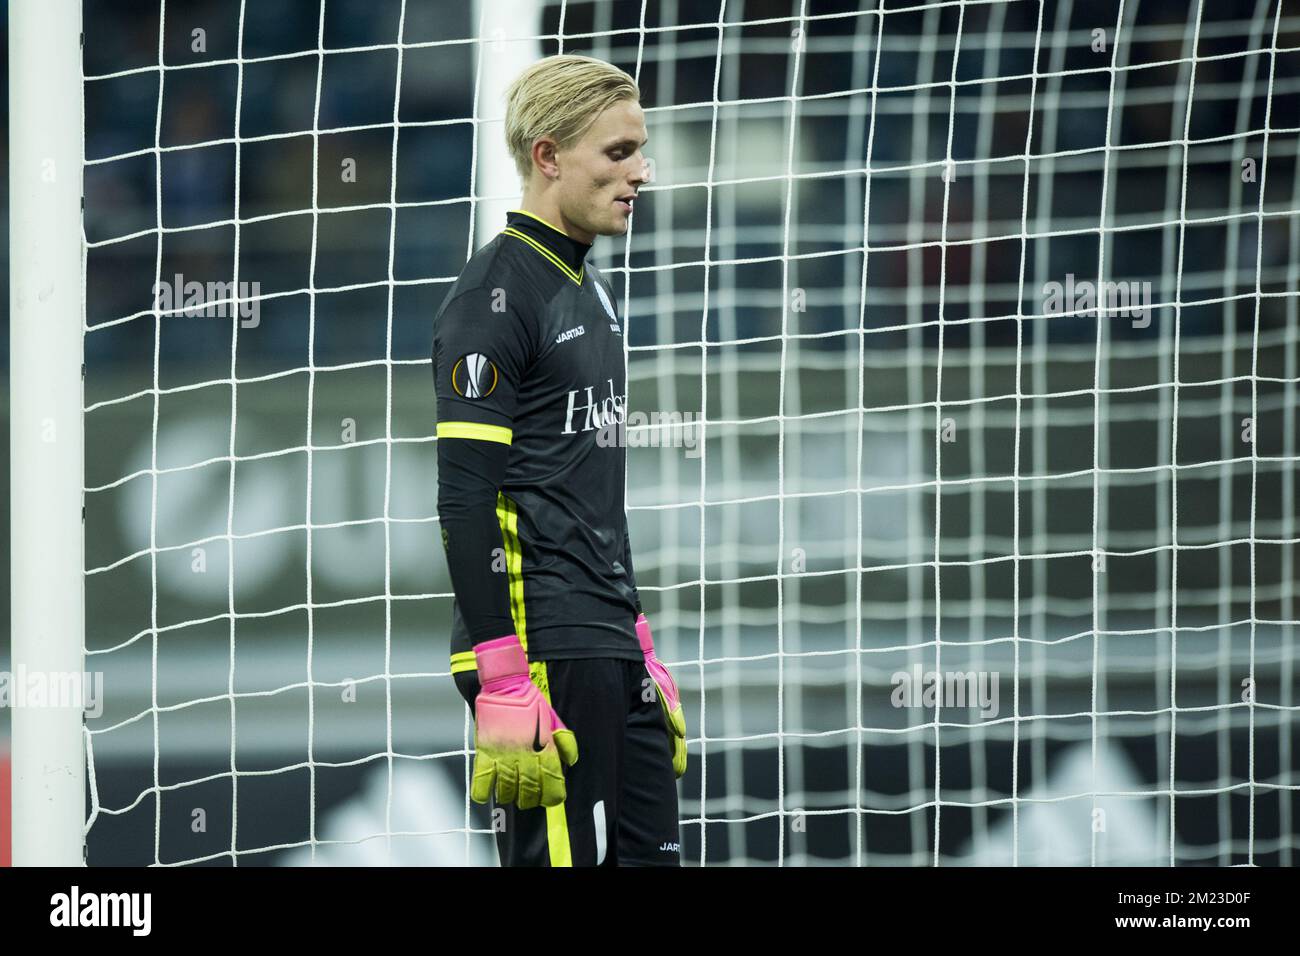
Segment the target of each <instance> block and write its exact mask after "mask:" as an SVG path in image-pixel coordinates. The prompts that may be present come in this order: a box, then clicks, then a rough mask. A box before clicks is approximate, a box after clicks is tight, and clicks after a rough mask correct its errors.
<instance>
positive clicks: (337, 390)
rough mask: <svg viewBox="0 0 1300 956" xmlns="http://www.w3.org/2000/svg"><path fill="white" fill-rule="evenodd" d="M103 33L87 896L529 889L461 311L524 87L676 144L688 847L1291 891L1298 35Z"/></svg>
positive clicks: (638, 378)
mask: <svg viewBox="0 0 1300 956" xmlns="http://www.w3.org/2000/svg"><path fill="white" fill-rule="evenodd" d="M882 8H883V10H884V11H885V13H884V15H883V16H882V15H881V13H880V9H882ZM520 9H524V10H528V9H531V16H530V17H525V18H520V17H518V16H504V15H503V13H505V12H512V13H513V12H517V11H518V10H520ZM83 10H84V30H85V36H86V43H85V50H84V57H85V59H84V72H85V78H86V82H85V124H86V134H85V157H86V163H87V165H86V167H85V196H86V204H85V239H86V295H87V308H86V323H87V329H86V334H85V362H86V378H85V407H86V409H87V412H86V477H85V484H86V488H87V494H86V559H85V560H86V571H87V574H86V579H85V582H86V616H87V631H86V650H87V659H86V666H87V668H88V669H89V670H94V671H102V672H103V673H104V675H105V677H104V680H105V684H104V688H105V704H106V706H105V710H104V712H103V714H102V715H100V716H98V717H95V718H93V719H88V722H87V727H88V729H89V731H90V733H89V735H88V739H89V741H90V751H91V752H90V757H89V759H90V762H91V767H92V769H93V774H92V782H91V785H90V792H89V794H88V807H89V808H90V812H91V814H92V818H91V822H90V826H89V828H88V830H87V835H86V840H87V847H88V861H89V862H90V863H91V864H92V865H111V864H125V865H136V864H149V863H164V864H170V863H179V862H204V863H211V864H216V865H229V864H230V863H231V862H232V861H237V862H238V863H239V864H240V865H262V864H270V865H294V864H299V863H304V862H312V861H314V862H317V863H384V862H387V861H393V862H401V863H435V862H438V863H462V862H465V863H488V864H491V863H493V862H494V861H495V854H494V853H493V851H492V843H491V834H490V832H489V830H488V817H487V815H486V814H485V813H484V812H483V811H482V809H481V808H479V807H477V806H471V805H469V804H468V803H467V801H466V799H465V781H466V776H467V773H468V768H469V744H470V742H471V741H472V728H471V725H470V724H469V723H468V722H467V720H466V715H465V708H464V706H463V703H462V702H461V700H460V698H459V697H458V696H457V695H456V693H455V690H454V687H453V685H452V682H451V680H450V678H449V676H448V674H447V670H448V661H447V632H448V628H449V622H450V616H451V595H450V582H449V578H448V574H447V569H446V566H445V562H444V560H443V556H442V551H441V548H439V547H437V546H436V541H437V535H436V528H435V527H434V525H435V523H436V508H435V496H436V467H435V463H436V455H435V450H434V444H433V437H432V432H433V427H432V422H433V395H432V388H431V381H430V367H429V351H430V342H431V327H430V323H431V318H432V316H433V314H434V311H435V310H436V308H437V306H438V304H439V302H440V301H441V299H442V296H443V294H444V293H445V291H446V288H447V285H448V283H449V282H450V281H451V280H452V279H453V278H454V277H455V275H456V274H457V272H458V271H459V269H460V267H461V265H462V264H463V263H464V261H465V259H466V257H467V255H468V254H469V252H470V251H472V249H473V248H476V247H477V246H478V245H480V244H481V243H482V242H484V241H486V240H487V238H489V237H490V236H491V235H493V234H494V233H495V232H496V231H497V229H498V228H499V227H500V222H501V218H502V211H503V210H504V209H505V208H509V207H510V206H512V205H513V202H512V200H511V198H510V197H509V194H510V193H511V192H512V191H513V192H514V195H515V196H516V197H517V185H516V184H515V183H513V182H505V181H503V180H502V179H501V177H500V173H499V170H500V165H501V163H502V162H503V161H504V157H505V150H504V146H503V144H502V142H501V133H500V129H501V127H500V122H499V118H500V116H501V112H502V109H503V107H502V104H501V102H500V101H499V99H497V100H494V99H492V98H491V97H490V96H487V95H486V93H487V92H488V91H490V90H492V89H494V88H495V89H499V87H500V85H501V84H503V83H504V82H506V81H508V80H509V79H510V78H511V76H512V75H513V71H514V69H516V68H517V66H522V65H523V64H524V63H526V62H528V61H529V60H530V59H531V58H535V57H536V56H540V55H546V54H550V53H555V52H558V51H561V50H562V51H563V52H582V53H587V54H591V55H595V56H599V57H602V58H605V59H608V60H610V61H612V62H614V63H616V64H618V65H620V66H621V67H623V68H624V69H626V70H628V72H629V73H632V74H633V75H635V76H636V77H637V79H638V81H639V83H640V85H641V89H642V92H643V105H645V106H646V108H647V127H648V131H649V135H650V143H649V145H648V147H647V154H648V155H649V156H651V157H653V159H654V162H655V181H654V182H653V183H652V184H651V185H650V186H649V187H648V188H647V190H646V191H645V192H643V197H644V198H643V199H642V200H641V201H639V202H638V204H637V209H636V213H635V216H634V219H633V228H632V231H631V233H630V236H629V238H628V239H627V241H626V242H625V241H624V240H622V239H619V240H613V239H600V240H598V241H597V244H596V247H595V249H594V252H593V256H594V258H595V261H596V263H597V264H598V266H599V267H600V268H601V269H603V270H605V271H606V272H607V273H609V274H610V275H611V276H612V277H613V279H614V283H615V287H616V288H617V289H619V290H621V291H620V304H621V308H622V309H623V311H624V313H625V314H626V315H627V317H628V319H627V327H628V347H629V391H630V394H629V407H630V408H631V409H634V410H644V411H646V412H650V411H669V412H672V411H678V412H682V413H686V414H690V415H693V416H697V415H700V414H701V413H703V415H704V416H705V419H706V421H707V425H706V426H705V428H704V432H703V434H704V442H703V445H702V447H701V448H698V449H693V450H692V449H683V448H656V447H633V448H630V449H629V452H628V454H629V489H628V497H629V507H630V521H631V537H632V544H633V548H634V551H635V561H636V569H637V575H638V583H639V585H640V589H641V592H642V595H643V600H644V602H645V605H646V610H647V613H648V614H649V616H650V619H651V620H652V621H653V622H654V623H655V628H656V637H657V642H658V644H659V649H660V655H661V657H662V658H663V659H664V660H665V661H668V662H669V663H670V665H671V666H672V668H673V670H674V673H675V675H676V677H677V679H678V681H679V682H680V683H681V685H682V687H683V690H684V692H685V696H686V705H687V716H688V721H689V729H690V735H691V738H692V739H691V745H690V761H691V763H690V769H689V770H688V773H687V776H686V777H685V778H684V779H683V781H682V782H681V796H682V803H681V814H682V838H683V847H684V851H685V854H686V857H687V859H688V860H690V861H691V862H703V863H707V864H746V863H747V864H765V865H766V864H775V863H783V864H786V865H791V864H794V865H804V864H824V863H854V864H869V865H882V864H903V865H924V864H930V863H936V862H937V863H942V864H981V863H983V864H987V863H1010V862H1012V861H1013V860H1014V861H1016V862H1020V863H1043V862H1055V863H1079V864H1088V863H1100V864H1111V863H1126V862H1127V863H1152V864H1168V863H1173V864H1178V865H1188V864H1236V863H1243V862H1248V861H1249V862H1255V863H1273V864H1290V863H1291V862H1292V860H1293V852H1294V849H1295V847H1296V832H1295V831H1296V827H1295V820H1296V815H1297V811H1300V806H1297V799H1296V770H1297V757H1296V754H1295V750H1294V746H1293V740H1294V734H1295V725H1296V702H1295V694H1294V674H1295V663H1294V662H1295V656H1294V643H1293V642H1294V635H1295V628H1294V625H1295V623H1296V618H1297V615H1296V607H1295V590H1296V580H1297V570H1296V564H1295V556H1294V550H1295V542H1296V540H1297V528H1296V488H1295V480H1294V470H1295V461H1296V454H1297V452H1296V444H1297V441H1296V440H1297V427H1296V414H1295V412H1296V383H1297V381H1298V380H1300V373H1298V370H1297V346H1298V345H1300V316H1298V315H1297V277H1298V276H1300V218H1298V217H1297V210H1298V208H1300V199H1298V198H1297V197H1298V195H1300V178H1298V177H1300V165H1297V162H1296V156H1297V142H1298V141H1297V137H1296V133H1297V125H1298V124H1297V117H1300V49H1298V43H1300V2H1293V0H1258V2H1255V0H1242V2H1237V3H1232V4H1218V3H1205V4H1202V3H1198V2H1195V0H1191V2H1189V0H1181V2H1179V0H1125V2H1123V3H1120V2H1119V0H1099V2H1090V3H1072V2H1070V0H1052V2H1042V3H1040V2H1038V0H1006V2H1003V0H996V2H971V3H957V2H948V3H921V2H917V3H904V2H902V0H892V2H889V3H884V4H878V3H876V2H873V0H862V3H861V4H855V3H851V2H847V0H838V2H835V0H815V2H814V0H806V2H804V0H728V2H726V3H725V5H723V4H721V3H719V2H718V0H700V2H691V3H686V2H673V0H646V2H642V0H598V2H568V3H555V2H545V3H543V2H538V3H535V4H518V3H511V4H502V5H499V6H496V7H495V9H494V5H493V4H488V5H487V12H486V15H485V16H483V17H482V18H480V16H479V12H480V10H479V7H478V5H474V4H469V3H444V2H432V0H407V2H405V3H402V2H400V0H365V2H360V0H326V2H324V4H323V10H322V6H321V4H318V3H316V2H311V0H292V2H291V0H259V2H257V3H246V4H244V3H240V2H238V0H223V2H217V0H189V2H185V3H175V2H173V3H166V4H163V5H158V4H141V3H125V2H120V0H119V2H108V0H86V2H85V3H84V4H83ZM160 12H164V13H165V16H162V17H160ZM241 24H242V28H241ZM195 30H201V31H202V38H203V39H202V44H201V45H202V50H198V51H196V48H195V47H196V43H197V41H196V34H195V33H194V31H195ZM1094 31H1102V32H1101V49H1098V48H1097V47H1098V36H1097V34H1096V33H1095V32H1094ZM318 37H319V38H320V44H321V50H322V51H323V52H318V47H317V43H318ZM529 37H531V38H533V39H520V38H529ZM399 38H400V43H399ZM160 56H161V62H162V63H164V64H165V69H161V70H160V68H159V63H160ZM1194 58H1195V62H1193V59H1194ZM507 67H509V69H507ZM505 73H509V74H510V75H504V74H505ZM399 88H400V100H398V101H396V104H395V91H396V90H397V89H399ZM160 89H161V95H160ZM476 91H477V95H476ZM1270 93H1271V95H1270ZM317 100H318V102H317ZM492 120H496V122H491V121H492ZM479 121H482V122H479ZM236 129H238V142H236ZM313 129H316V130H317V131H318V134H317V135H313ZM476 130H478V131H479V139H478V148H477V150H476V148H475V145H476V136H475V133H476ZM1266 147H1267V154H1266V153H1265V148H1266ZM491 151H495V153H492V152H491ZM1026 153H1027V154H1028V155H1027V156H1026ZM1244 160H1251V161H1253V163H1254V166H1253V173H1252V174H1249V175H1247V174H1245V167H1243V161H1244ZM349 161H351V164H352V168H353V169H354V170H355V179H354V180H353V179H349V177H348V176H346V175H344V171H345V170H347V169H348V168H349ZM476 162H477V163H478V164H479V173H478V175H477V176H473V175H472V173H473V171H474V169H475V163H476ZM313 164H314V167H315V168H314V171H313ZM493 164H495V165H493ZM868 164H869V165H870V167H871V171H872V172H871V176H870V177H868V176H866V174H865V173H866V167H867V166H868ZM1248 165H1249V164H1248ZM492 170H496V172H493V171H492ZM471 196H473V197H474V200H473V201H471V199H470V197H471ZM313 197H314V198H315V212H314V211H313ZM236 220H238V223H237V224H236ZM1261 229H1262V234H1261ZM160 239H161V249H160V248H159V242H160ZM864 241H865V243H866V246H867V249H868V251H867V252H866V253H865V254H864ZM236 250H238V251H237V252H236ZM236 256H238V260H237V261H236ZM176 273H181V274H183V275H184V276H185V277H186V278H187V279H197V280H199V281H205V282H206V281H220V282H226V281H230V280H231V279H232V278H233V277H235V275H236V274H237V275H238V277H239V278H240V279H242V280H244V281H249V282H253V281H256V282H257V283H259V285H260V293H261V296H262V298H261V300H260V301H259V303H258V304H259V307H260V314H259V315H258V321H257V324H256V326H251V327H244V328H237V327H236V323H235V322H234V321H232V320H231V319H228V318H224V319H223V318H212V317H194V316H184V315H177V314H171V315H165V316H161V317H160V316H158V315H156V314H155V312H154V309H153V296H152V291H151V290H152V288H153V284H154V282H155V281H156V280H157V279H158V278H159V277H162V278H164V279H166V278H170V277H171V276H173V275H174V274H176ZM1070 275H1073V276H1074V277H1075V279H1076V281H1081V280H1084V279H1091V280H1094V281H1095V280H1097V278H1098V277H1099V276H1101V277H1102V278H1105V279H1108V280H1124V281H1132V282H1139V283H1150V286H1149V290H1150V296H1151V299H1150V301H1151V302H1152V303H1153V305H1152V308H1151V311H1150V316H1149V322H1142V321H1135V320H1132V319H1130V318H1127V317H1119V316H1107V317H1104V318H1102V319H1100V320H1099V319H1098V318H1097V317H1096V316H1093V315H1086V314H1064V315H1061V314H1054V315H1048V314H1047V308H1046V306H1045V292H1044V289H1045V287H1046V285H1047V284H1048V283H1050V282H1060V283H1065V282H1066V281H1067V276H1070ZM1067 308H1068V307H1067ZM1175 383H1177V384H1175ZM1252 417H1253V418H1254V422H1253V434H1254V441H1253V442H1249V441H1243V438H1242V433H1243V428H1244V427H1246V422H1245V421H1244V420H1246V419H1250V418H1252ZM5 448H6V450H7V448H8V445H7V443H6V445H5ZM155 455H156V458H155V457H154V456H155ZM232 458H233V459H234V461H233V462H232ZM232 468H233V470H234V472H233V477H232ZM937 479H941V480H937ZM308 488H310V493H309V492H308ZM5 539H6V541H7V540H8V536H7V535H6V536H5ZM6 601H7V592H6ZM6 620H8V616H7V615H6ZM5 666H6V667H7V666H8V663H7V662H6V663H5ZM918 666H919V667H921V668H923V669H925V670H931V669H938V670H943V671H957V670H960V671H974V672H979V673H983V674H987V675H992V679H993V680H994V681H995V682H996V683H997V687H998V695H999V701H1000V708H999V710H998V713H997V714H996V715H995V716H993V717H982V716H981V715H980V713H979V711H978V710H969V709H966V708H960V709H943V710H940V711H939V712H938V713H936V712H935V710H934V709H932V708H929V709H927V708H899V707H895V706H893V704H892V703H891V695H892V692H893V689H894V685H893V680H892V676H893V675H894V674H895V673H896V672H899V671H907V672H909V673H911V672H912V669H913V668H914V667H918ZM1252 673H1253V674H1254V675H1255V686H1256V699H1255V702H1254V704H1253V705H1252V704H1251V703H1249V702H1247V701H1246V700H1244V699H1243V696H1242V692H1243V685H1242V681H1243V680H1244V679H1247V678H1248V677H1249V676H1250V675H1251V674H1252ZM353 682H355V683H353ZM351 687H354V688H355V694H354V696H355V700H349V699H346V697H347V695H348V694H349V693H350V691H349V688H351ZM1098 809H1101V810H1102V811H1103V819H1104V824H1103V826H1102V828H1101V829H1099V828H1098V826H1097V825H1096V821H1097V819H1098V817H1097V814H1096V812H1095V811H1096V810H1098ZM196 811H202V812H201V814H200V815H199V817H196ZM199 818H201V819H202V821H203V826H202V827H201V828H199V832H196V825H195V820H196V819H199Z"/></svg>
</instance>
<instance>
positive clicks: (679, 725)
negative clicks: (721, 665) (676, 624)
mask: <svg viewBox="0 0 1300 956" xmlns="http://www.w3.org/2000/svg"><path fill="white" fill-rule="evenodd" d="M636 636H637V640H639V641H640V642H641V653H642V654H644V655H645V667H646V670H647V671H649V672H650V677H651V678H652V679H653V680H654V682H655V687H656V688H657V689H658V691H659V706H660V708H661V709H662V710H663V712H664V722H665V723H667V724H668V736H669V738H670V739H671V740H672V742H673V773H674V774H676V775H677V776H678V777H680V776H681V775H682V774H684V773H685V772H686V715H685V714H684V713H683V712H682V695H681V694H680V693H679V692H678V690H677V682H676V681H675V680H673V675H672V674H670V673H668V668H666V667H664V665H663V663H662V662H661V661H660V660H659V658H657V657H655V642H654V640H653V638H651V636H650V622H649V621H647V620H646V617H645V615H644V614H642V615H641V616H640V617H638V618H637V619H636Z"/></svg>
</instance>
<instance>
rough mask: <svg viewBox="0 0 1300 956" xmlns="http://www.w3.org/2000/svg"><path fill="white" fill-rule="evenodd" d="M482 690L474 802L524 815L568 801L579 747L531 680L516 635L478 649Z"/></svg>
mask: <svg viewBox="0 0 1300 956" xmlns="http://www.w3.org/2000/svg"><path fill="white" fill-rule="evenodd" d="M474 658H475V660H476V661H477V663H478V679H479V683H480V686H481V690H480V691H479V694H478V697H477V698H475V700H474V749H475V753H474V777H473V781H472V782H471V784H470V797H471V798H473V800H474V801H475V802H477V803H487V801H488V797H489V796H490V795H491V793H492V785H493V782H494V781H495V783H496V797H497V801H496V802H497V805H498V806H500V805H502V804H508V803H515V804H517V805H518V807H519V809H521V810H529V809H532V808H533V807H536V806H543V807H553V806H557V805H558V804H561V803H563V802H564V797H565V789H564V769H563V767H562V766H561V761H563V762H564V764H565V765H572V764H574V763H576V762H577V760H578V742H577V740H576V739H575V738H574V736H573V731H571V730H569V729H568V728H567V727H565V726H564V721H562V720H560V718H559V716H558V715H557V714H556V713H555V710H554V709H553V708H552V707H551V705H550V703H549V702H548V701H547V700H546V698H545V697H544V696H542V692H541V691H540V690H538V689H537V685H536V684H534V683H533V682H532V681H531V680H530V679H529V677H528V656H527V655H526V654H525V653H524V649H523V646H522V645H521V644H520V643H519V637H518V635H516V634H510V635H508V636H506V637H498V638H494V639H493V640H490V641H483V642H482V643H480V644H475V645H474Z"/></svg>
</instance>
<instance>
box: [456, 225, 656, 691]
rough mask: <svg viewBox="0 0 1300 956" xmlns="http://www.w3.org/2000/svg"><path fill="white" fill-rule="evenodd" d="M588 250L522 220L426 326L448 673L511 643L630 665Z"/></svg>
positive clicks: (619, 361) (605, 378) (611, 363)
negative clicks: (477, 648) (513, 637)
mask: <svg viewBox="0 0 1300 956" xmlns="http://www.w3.org/2000/svg"><path fill="white" fill-rule="evenodd" d="M590 249H591V246H590V245H588V244H585V243H581V242H578V241H576V240H574V239H572V238H570V237H569V236H567V235H565V234H564V233H563V232H561V231H560V230H559V229H557V228H555V227H554V226H552V225H550V224H549V223H546V222H544V221H543V220H541V219H539V218H537V217H535V216H533V215H532V214H531V213H526V212H524V211H522V210H512V211H511V212H510V213H509V214H508V215H507V218H506V228H505V230H504V231H503V232H501V233H500V234H498V235H497V236H496V237H495V238H493V239H492V241H491V242H489V243H488V244H487V245H485V246H483V248H481V249H479V250H478V252H476V253H475V254H474V255H473V256H472V257H471V258H470V260H469V262H468V263H466V265H465V268H464V269H463V270H462V271H461V274H460V276H459V277H458V278H457V280H456V282H455V283H454V284H453V285H452V287H451V289H450V290H449V291H448V293H447V296H446V298H445V299H444V300H443V303H442V306H441V307H440V308H439V310H438V313H437V315H436V316H435V318H434V332H433V374H434V380H435V394H436V396H437V436H438V441H437V447H438V518H439V522H440V524H441V529H442V542H443V548H444V550H445V552H446V556H447V564H448V567H449V569H450V571H451V579H452V587H453V589H454V591H455V596H456V597H455V601H454V604H453V611H452V633H451V655H452V659H451V669H452V672H453V673H456V672H459V671H462V670H469V669H472V668H473V667H474V666H475V662H474V654H473V650H472V648H473V645H474V644H477V643H479V642H480V641H484V640H489V639H491V638H494V637H501V636H502V635H505V634H511V633H514V634H518V635H519V638H520V640H521V642H522V643H523V645H524V648H525V650H526V651H527V652H528V656H529V658H530V659H533V660H558V659H564V658H578V657H614V658H624V659H629V660H640V659H641V657H642V654H641V650H640V646H639V644H638V643H637V638H636V631H635V620H636V616H637V614H638V613H640V601H639V598H638V595H637V591H636V583H635V579H634V577H633V572H632V556H631V549H630V547H629V542H628V535H627V521H626V515H625V513H624V494H623V487H624V473H625V463H626V457H625V448H624V443H623V442H622V440H621V437H622V427H623V422H624V420H625V419H626V413H627V396H626V377H625V374H624V370H623V330H622V327H621V325H620V323H619V318H618V310H617V306H616V304H615V303H616V300H615V297H614V291H613V288H612V287H611V286H610V284H609V282H608V281H607V280H606V279H605V277H604V276H602V275H601V274H600V273H599V271H597V270H596V268H595V267H593V266H592V265H591V264H590V263H588V262H587V261H586V256H587V253H588V252H589V251H590Z"/></svg>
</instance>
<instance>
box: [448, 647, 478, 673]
mask: <svg viewBox="0 0 1300 956" xmlns="http://www.w3.org/2000/svg"><path fill="white" fill-rule="evenodd" d="M476 670H478V658H476V657H475V656H474V652H473V651H461V652H460V653H459V654H452V655H451V672H452V673H453V674H459V673H461V672H462V671H476Z"/></svg>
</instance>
